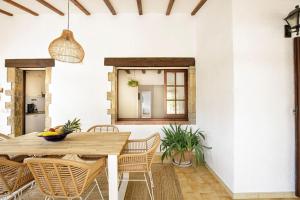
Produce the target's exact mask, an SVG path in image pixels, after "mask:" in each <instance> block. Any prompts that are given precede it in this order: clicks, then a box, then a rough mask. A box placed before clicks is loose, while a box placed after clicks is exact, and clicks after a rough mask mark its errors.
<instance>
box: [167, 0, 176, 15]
mask: <svg viewBox="0 0 300 200" xmlns="http://www.w3.org/2000/svg"><path fill="white" fill-rule="evenodd" d="M174 2H175V0H170V1H169V4H168V8H167V12H166V15H170V14H171V11H172V8H173V5H174Z"/></svg>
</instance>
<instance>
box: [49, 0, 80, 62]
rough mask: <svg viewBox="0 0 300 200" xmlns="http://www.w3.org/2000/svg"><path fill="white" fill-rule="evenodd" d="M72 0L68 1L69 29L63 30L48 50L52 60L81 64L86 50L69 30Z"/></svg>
mask: <svg viewBox="0 0 300 200" xmlns="http://www.w3.org/2000/svg"><path fill="white" fill-rule="evenodd" d="M69 18H70V0H68V29H65V30H63V32H62V34H61V36H60V37H59V38H56V39H55V40H53V41H52V42H51V43H50V45H49V48H48V51H49V54H50V56H51V58H53V59H55V60H58V61H62V62H68V63H81V62H82V60H83V58H84V50H83V48H82V47H81V45H80V44H79V43H78V42H77V41H76V40H75V38H74V36H73V32H72V31H70V30H69V21H70V20H69Z"/></svg>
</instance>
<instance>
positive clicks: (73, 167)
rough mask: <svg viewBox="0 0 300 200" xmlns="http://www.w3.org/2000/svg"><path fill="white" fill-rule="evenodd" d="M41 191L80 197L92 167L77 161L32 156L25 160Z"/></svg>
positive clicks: (66, 196)
mask: <svg viewBox="0 0 300 200" xmlns="http://www.w3.org/2000/svg"><path fill="white" fill-rule="evenodd" d="M25 162H26V163H27V165H28V167H29V169H30V171H31V173H32V174H33V176H34V179H35V181H36V183H37V185H38V186H39V188H40V190H41V192H43V193H44V194H45V195H48V196H51V197H56V198H75V197H80V196H81V194H82V193H83V192H84V189H85V188H86V186H87V185H86V184H87V181H88V177H89V174H90V171H91V167H90V166H89V165H88V164H85V163H80V162H76V161H70V160H63V159H50V158H48V159H47V158H32V159H27V160H26V161H25Z"/></svg>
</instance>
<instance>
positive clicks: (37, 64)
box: [5, 58, 55, 68]
mask: <svg viewBox="0 0 300 200" xmlns="http://www.w3.org/2000/svg"><path fill="white" fill-rule="evenodd" d="M54 66H55V60H54V59H51V58H45V59H6V60H5V67H15V68H45V67H54Z"/></svg>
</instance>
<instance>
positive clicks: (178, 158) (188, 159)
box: [172, 151, 193, 167]
mask: <svg viewBox="0 0 300 200" xmlns="http://www.w3.org/2000/svg"><path fill="white" fill-rule="evenodd" d="M192 158H193V154H192V152H191V151H186V152H184V153H183V155H182V154H181V153H175V155H174V156H173V159H172V163H173V164H174V165H175V166H178V167H190V166H191V165H192Z"/></svg>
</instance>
